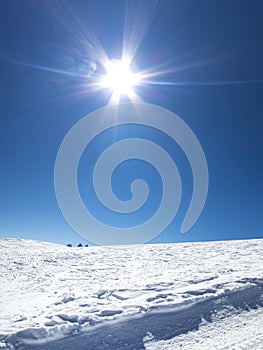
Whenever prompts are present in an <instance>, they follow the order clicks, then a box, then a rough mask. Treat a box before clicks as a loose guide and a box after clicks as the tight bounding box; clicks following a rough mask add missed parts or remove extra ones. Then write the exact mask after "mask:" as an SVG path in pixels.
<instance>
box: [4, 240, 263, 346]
mask: <svg viewBox="0 0 263 350" xmlns="http://www.w3.org/2000/svg"><path fill="white" fill-rule="evenodd" d="M262 248H263V240H247V241H225V242H206V243H204V242H203V243H183V244H170V245H168V244H163V245H135V246H122V247H87V248H86V247H85V248H69V247H64V246H60V245H56V244H52V243H45V242H38V241H31V240H23V239H0V292H1V298H0V349H1V350H2V349H5V350H7V349H8V350H14V349H15V350H30V349H41V350H52V349H54V350H55V349H57V350H62V349H63V350H71V349H79V350H82V349H83V350H84V349H85V350H100V349H105V350H113V349H114V350H125V349H127V350H142V349H146V350H157V349H158V350H165V349H166V350H174V349H181V348H183V349H185V350H188V349H189V350H190V349H191V350H195V349H196V350H198V349H207V350H208V349H218V350H219V349H220V350H223V349H243V350H245V349H256V350H262V349H263V330H261V329H262V328H263V327H262V322H263V308H262V306H263V249H262Z"/></svg>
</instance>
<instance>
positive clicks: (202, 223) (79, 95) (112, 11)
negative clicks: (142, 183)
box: [0, 0, 263, 245]
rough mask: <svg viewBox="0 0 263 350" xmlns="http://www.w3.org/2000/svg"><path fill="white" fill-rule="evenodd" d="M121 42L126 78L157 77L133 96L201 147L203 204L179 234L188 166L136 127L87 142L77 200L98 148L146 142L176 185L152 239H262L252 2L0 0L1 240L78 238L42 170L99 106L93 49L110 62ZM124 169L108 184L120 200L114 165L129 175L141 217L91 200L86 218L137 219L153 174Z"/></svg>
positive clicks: (262, 131) (261, 86)
mask: <svg viewBox="0 0 263 350" xmlns="http://www.w3.org/2000/svg"><path fill="white" fill-rule="evenodd" d="M123 42H125V43H126V42H128V43H130V44H132V45H133V47H135V46H136V51H135V53H134V62H133V64H134V66H136V69H137V71H145V70H149V69H151V72H162V74H160V75H158V76H157V77H156V79H155V83H154V84H148V85H147V84H146V85H144V86H138V87H137V88H136V93H137V94H138V95H139V96H140V98H141V100H142V101H144V102H148V103H152V104H155V105H158V106H161V107H164V108H167V109H169V110H171V111H172V112H173V113H175V114H177V115H178V116H180V118H181V119H183V120H184V121H185V122H186V123H187V124H188V126H189V127H190V128H191V129H192V130H193V132H194V133H195V135H196V136H197V138H198V140H199V142H200V144H201V145H202V148H203V150H204V152H205V155H206V159H207V164H208V168H209V192H208V197H207V201H206V204H205V207H204V210H203V212H202V214H201V216H200V218H199V219H198V221H197V223H196V224H195V225H194V226H193V227H192V229H191V230H190V231H189V232H187V233H186V234H184V235H182V234H180V233H179V228H180V225H181V223H182V220H183V218H184V216H185V212H186V210H187V207H188V206H189V200H190V198H191V196H190V194H191V191H192V177H191V169H190V167H189V164H187V160H186V159H185V156H184V155H183V154H182V151H181V149H180V148H179V147H178V146H177V145H176V144H174V143H171V142H170V141H169V140H167V141H165V140H164V138H163V136H162V135H158V133H156V131H154V130H151V129H150V128H148V127H144V128H143V127H141V128H140V127H138V128H136V127H133V128H132V129H128V127H126V128H125V127H119V128H117V129H116V130H111V131H109V132H107V133H105V134H103V135H101V138H100V139H99V140H98V141H97V142H95V143H93V144H92V146H91V148H90V150H87V152H90V153H87V154H86V155H85V154H84V155H83V162H82V163H80V169H79V170H80V172H81V173H82V175H81V176H80V180H79V181H80V183H79V187H80V192H81V194H82V195H83V201H84V202H85V201H86V199H85V195H86V193H90V192H91V191H92V188H91V187H90V186H91V185H90V182H89V180H88V177H89V176H90V174H92V171H91V169H92V164H93V162H94V159H93V158H94V157H95V155H96V154H99V153H100V152H102V151H103V145H104V146H105V145H106V144H107V143H109V144H111V143H112V142H113V139H114V140H116V138H117V139H118V138H119V139H122V138H124V137H146V138H148V139H153V140H155V141H156V142H158V143H159V144H160V145H162V146H163V147H164V148H166V149H167V150H168V151H169V152H170V153H171V154H172V157H173V158H174V160H175V161H176V162H177V166H178V169H179V171H180V175H181V178H182V185H183V197H182V203H181V207H180V209H179V211H178V214H177V215H176V217H175V219H174V221H173V222H172V223H171V224H170V225H169V227H168V228H167V229H166V230H165V231H164V232H163V233H162V234H161V235H159V236H158V237H157V238H155V239H154V240H153V241H152V242H178V241H202V240H219V239H220V240H221V239H243V238H262V237H263V230H262V227H263V215H262V214H263V200H262V198H263V181H262V179H263V163H262V152H263V137H262V135H263V121H262V118H263V67H262V62H263V2H262V1H261V0H251V1H243V0H231V1H229V0H222V1H211V0H203V1H199V2H198V1H194V0H186V1H174V0H171V1H170V0H165V1H159V2H158V1H157V2H155V1H143V0H141V1H135V0H133V1H127V2H126V1H122V0H119V1H117V0H116V1H112V0H109V1H96V2H95V1H89V0H76V1H66V0H65V1H61V2H60V1H53V0H52V1H49V0H45V1H44V0H43V1H42V0H35V1H30V0H23V1H19V0H3V1H1V11H0V77H1V79H0V88H1V90H0V91H1V94H0V107H1V117H0V133H1V134H0V159H1V172H0V235H1V237H23V238H32V239H41V240H46V241H51V242H58V243H63V244H65V243H69V242H70V243H73V244H74V245H75V244H76V243H79V242H82V243H84V242H85V240H84V239H83V238H81V237H79V236H78V235H77V234H76V233H75V232H74V231H73V230H72V229H71V228H70V226H69V225H68V224H67V222H66V221H65V219H64V217H63V215H62V214H61V212H60V209H59V207H58V204H57V200H56V195H55V190H54V164H55V160H56V156H57V152H58V149H59V147H60V144H61V142H62V140H63V138H64V137H65V135H66V134H67V132H68V131H69V130H70V128H72V127H73V125H74V124H75V123H76V122H78V121H79V120H80V119H81V118H83V117H84V116H85V115H87V114H88V113H90V112H92V111H95V110H97V109H99V108H101V107H104V106H105V105H106V104H107V98H108V95H107V92H105V91H104V90H101V91H91V90H92V89H91V88H90V85H89V84H90V81H92V78H93V75H95V74H97V71H99V70H100V69H101V68H100V62H99V60H98V57H97V54H98V48H99V47H101V48H103V50H104V52H105V53H106V54H107V55H108V57H110V58H111V59H120V55H121V52H122V48H123ZM163 83H164V84H163ZM116 135H117V136H116ZM85 159H86V161H85ZM131 162H132V163H130V164H129V165H128V164H127V165H125V166H124V167H123V169H120V171H119V173H120V174H117V175H116V178H115V179H114V178H113V188H115V189H116V194H117V195H119V196H120V197H121V196H123V199H125V198H126V197H125V191H126V190H125V188H122V187H118V184H123V181H124V180H121V172H122V170H123V171H124V175H123V176H124V179H126V180H125V181H126V182H127V179H129V176H128V175H127V174H131V173H133V175H130V176H134V174H138V176H140V175H139V172H140V171H141V172H142V175H141V176H144V178H146V180H147V181H148V182H149V187H150V190H152V191H153V192H151V194H150V197H149V202H148V204H147V206H146V207H145V208H142V210H143V212H142V214H140V215H141V216H137V217H136V215H135V216H131V217H129V218H127V221H125V220H126V218H125V220H124V218H123V216H122V217H120V216H119V217H118V216H116V215H115V216H114V214H113V213H107V212H105V210H104V209H103V208H102V209H98V208H97V202H96V200H95V199H94V203H93V202H91V203H89V204H88V203H87V205H90V210H91V211H93V212H94V215H95V213H96V214H97V215H98V216H99V218H100V219H103V220H105V221H106V222H107V223H110V224H112V223H115V224H116V226H121V225H122V224H123V225H124V226H125V225H128V226H129V225H131V224H132V223H133V222H136V223H137V224H138V223H139V222H140V220H141V219H142V218H143V217H144V215H145V217H148V216H149V215H150V213H151V212H154V210H156V208H158V201H160V198H161V194H160V189H159V187H158V185H160V184H161V183H160V179H159V178H158V174H156V172H155V171H154V170H153V169H151V168H150V167H149V165H147V164H145V163H142V162H140V161H139V160H138V161H131ZM136 162H137V163H136ZM125 167H126V169H125ZM85 171H86V172H87V174H85ZM125 174H126V175H125ZM118 176H119V177H118ZM86 177H87V179H86ZM114 183H115V184H114ZM118 191H119V193H118ZM127 193H128V194H129V193H130V192H129V191H128V192H127ZM128 194H127V195H128ZM126 199H128V197H127V198H126ZM110 214H113V216H112V217H111V218H110Z"/></svg>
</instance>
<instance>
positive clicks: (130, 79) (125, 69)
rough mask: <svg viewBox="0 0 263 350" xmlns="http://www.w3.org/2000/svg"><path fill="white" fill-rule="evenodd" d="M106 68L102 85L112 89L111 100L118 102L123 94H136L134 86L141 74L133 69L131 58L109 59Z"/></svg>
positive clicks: (131, 95) (128, 95) (129, 95)
mask: <svg viewBox="0 0 263 350" xmlns="http://www.w3.org/2000/svg"><path fill="white" fill-rule="evenodd" d="M105 70H106V73H105V75H104V76H103V77H102V80H101V86H102V87H103V88H107V89H109V90H110V91H111V94H112V95H111V100H113V101H114V102H118V101H119V100H120V98H121V96H122V95H123V96H127V97H129V98H132V97H133V96H134V95H135V92H134V90H133V88H134V86H136V85H137V84H138V83H139V80H140V76H139V74H138V73H134V72H133V71H132V70H131V68H130V62H129V60H125V59H122V60H112V61H109V62H107V64H106V65H105Z"/></svg>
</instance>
